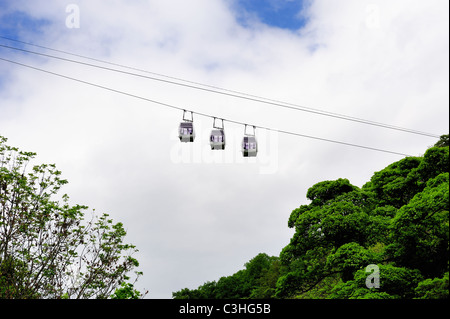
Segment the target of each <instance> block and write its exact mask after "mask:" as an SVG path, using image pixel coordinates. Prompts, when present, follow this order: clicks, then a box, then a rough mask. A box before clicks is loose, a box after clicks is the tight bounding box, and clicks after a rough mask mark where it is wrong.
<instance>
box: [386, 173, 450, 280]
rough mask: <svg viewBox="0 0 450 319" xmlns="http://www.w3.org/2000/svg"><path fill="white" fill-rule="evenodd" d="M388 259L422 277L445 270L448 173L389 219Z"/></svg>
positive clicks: (434, 275) (434, 180)
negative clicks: (389, 240) (421, 274)
mask: <svg viewBox="0 0 450 319" xmlns="http://www.w3.org/2000/svg"><path fill="white" fill-rule="evenodd" d="M386 254H387V256H388V258H389V259H390V260H392V261H395V262H396V263H397V264H398V265H402V266H404V267H409V268H415V269H419V270H420V271H421V272H422V273H423V274H424V275H425V276H426V277H436V276H439V275H441V274H442V273H443V272H444V271H445V270H446V269H447V270H448V256H449V173H442V174H440V175H438V176H437V177H435V178H433V179H430V180H429V181H428V182H427V187H426V188H425V190H424V191H423V192H421V193H418V194H417V195H416V196H415V197H414V198H413V199H412V200H411V201H410V203H409V204H408V205H405V206H403V207H402V208H401V209H400V210H399V211H398V213H397V214H396V216H395V217H394V218H393V220H392V224H391V244H390V245H389V246H388V247H387V248H386Z"/></svg>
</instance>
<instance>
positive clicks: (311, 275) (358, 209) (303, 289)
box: [173, 135, 449, 299]
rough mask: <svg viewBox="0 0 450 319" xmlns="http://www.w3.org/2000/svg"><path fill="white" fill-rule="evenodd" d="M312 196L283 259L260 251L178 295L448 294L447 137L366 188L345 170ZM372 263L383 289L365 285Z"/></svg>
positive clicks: (293, 221)
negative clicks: (229, 272)
mask: <svg viewBox="0 0 450 319" xmlns="http://www.w3.org/2000/svg"><path fill="white" fill-rule="evenodd" d="M306 197H307V198H308V199H309V200H310V203H309V204H308V205H301V206H300V207H298V208H295V209H294V210H293V211H292V213H291V215H290V217H289V220H288V226H289V227H290V228H293V229H294V230H295V233H294V235H293V236H292V238H291V240H290V243H289V244H288V245H287V246H286V247H284V248H283V249H282V251H281V253H280V256H279V258H277V257H268V256H267V255H265V254H260V255H258V256H256V257H255V258H253V259H252V260H251V261H250V262H249V264H246V269H244V270H241V271H239V272H237V273H235V274H234V275H232V276H229V277H222V278H221V279H220V280H219V281H218V282H212V283H207V284H205V285H204V286H200V287H199V288H198V289H196V290H189V289H187V288H186V289H184V290H182V291H179V292H175V293H174V294H173V296H174V297H175V298H181V297H182V298H336V299H343V298H344V299H399V298H448V271H449V269H448V268H449V147H448V135H443V136H442V137H441V139H440V140H439V142H437V143H436V144H435V146H433V147H431V148H429V149H428V150H426V152H425V154H424V155H423V156H421V157H406V158H404V159H401V160H399V161H397V162H394V163H392V164H390V165H388V166H387V167H386V168H384V169H383V170H380V171H378V172H375V173H374V174H373V176H372V178H371V179H370V181H369V182H367V183H366V184H365V185H363V187H362V188H359V187H357V186H354V185H352V184H351V183H350V182H349V181H348V180H347V179H342V178H340V179H337V180H334V181H323V182H320V183H317V184H315V185H313V186H312V187H311V188H309V190H308V192H307V194H306ZM368 265H375V267H377V269H378V271H379V281H380V285H379V287H378V288H377V287H372V286H369V287H368V286H367V285H366V279H367V278H368V275H369V273H368V272H366V267H367V266H368ZM256 266H257V267H256ZM258 273H259V274H258ZM250 274H251V275H250ZM206 290H208V291H209V292H210V293H205V291H206Z"/></svg>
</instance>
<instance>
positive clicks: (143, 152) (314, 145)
mask: <svg viewBox="0 0 450 319" xmlns="http://www.w3.org/2000/svg"><path fill="white" fill-rule="evenodd" d="M448 7H449V3H448V1H442V0H432V1H422V0H414V1H412V0H404V1H403V0H395V1H378V0H370V1H364V0H354V1H351V0H340V1H334V0H317V1H306V0H305V1H297V0H290V1H288V0H260V1H259V0H258V1H256V0H191V1H185V0H167V1H161V0H147V1H144V0H133V1H124V0H115V1H106V0H105V1H101V0H95V1H92V0H79V1H77V0H71V1H56V0H52V1H49V0H45V1H44V0H36V1H25V0H15V1H7V0H0V37H1V38H0V45H3V46H12V47H16V48H22V49H26V50H31V51H35V52H41V53H45V54H50V55H55V56H60V57H64V58H68V59H75V60H79V61H83V62H86V63H90V64H96V65H101V66H105V67H109V68H115V69H120V70H123V71H127V72H133V73H137V74H140V75H144V76H147V77H149V76H151V77H155V78H160V79H164V80H169V79H170V80H171V81H175V82H178V83H183V84H189V85H191V86H196V87H201V88H208V89H212V88H211V86H214V87H216V88H221V89H227V90H232V91H237V92H242V93H245V94H250V95H252V96H258V97H261V98H262V97H264V98H268V99H272V100H277V101H282V102H283V103H291V104H294V105H296V107H300V106H302V107H308V108H312V109H317V110H322V111H325V112H330V113H336V114H343V115H346V116H351V117H354V118H359V119H365V120H369V121H374V122H380V123H385V124H389V125H394V126H397V127H402V128H408V129H413V130H417V131H421V132H427V133H432V134H436V135H441V134H446V133H448V128H449V122H448V117H449V114H448V113H449V91H448V87H449V40H448V39H449V34H448V33H449V14H448V12H449V8H448ZM5 38H9V39H15V40H20V41H24V42H27V43H33V44H35V45H38V46H40V47H38V46H30V45H26V44H24V43H19V42H15V41H11V40H7V39H5ZM43 47H47V48H52V49H55V50H60V51H52V50H47V49H44V48H43ZM61 51H65V52H69V53H73V54H77V55H82V56H86V57H90V58H94V59H97V61H95V60H87V59H84V58H81V57H75V56H73V55H67V54H65V53H63V52H61ZM0 58H3V59H8V60H11V61H16V62H20V63H23V64H27V65H30V66H33V67H37V68H40V69H43V70H46V71H50V72H54V73H58V74H62V75H65V76H69V77H72V78H76V79H79V80H83V81H87V82H90V83H94V84H97V85H101V86H104V87H108V88H111V89H114V90H118V91H121V92H125V93H127V94H131V95H134V96H139V97H142V98H144V99H147V100H144V99H139V98H135V97H132V96H130V95H123V94H119V93H116V92H112V91H108V90H104V89H101V88H99V87H93V86H90V85H86V84H83V83H80V82H75V81H71V80H68V79H64V78H61V77H57V76H55V75H51V74H48V73H43V72H40V71H37V70H33V69H29V68H25V67H23V66H20V65H17V64H13V63H11V62H6V61H4V60H0V135H3V136H5V137H7V138H8V144H9V145H13V146H17V147H19V148H20V149H22V150H26V151H34V152H37V153H38V157H37V162H39V163H56V164H57V167H58V168H59V169H60V170H61V171H62V172H63V176H64V177H65V178H67V179H68V180H69V184H68V185H67V186H66V187H65V188H64V189H63V192H65V193H67V194H69V196H70V198H71V202H72V203H73V204H75V203H79V204H85V205H88V206H89V207H90V208H95V209H96V211H98V212H107V213H109V214H110V215H111V216H112V217H113V218H114V220H115V221H122V222H123V223H124V224H125V227H126V229H127V231H128V236H127V240H128V241H129V242H132V243H134V244H136V245H137V247H138V248H139V250H140V251H139V253H138V255H136V258H137V259H138V260H139V261H140V263H141V267H140V270H142V271H143V272H144V276H143V277H142V278H141V279H140V281H139V282H138V284H137V288H138V289H140V290H144V288H145V289H149V291H150V292H149V294H148V295H147V297H148V298H171V294H172V292H173V291H177V290H180V289H182V288H185V287H189V288H196V287H197V286H199V285H201V284H203V283H204V282H206V281H212V280H218V279H219V278H220V277H221V276H226V275H231V274H233V273H234V272H236V271H238V270H239V269H242V268H243V265H244V263H245V262H247V261H249V260H250V259H251V258H253V257H254V256H256V255H257V254H258V253H261V252H265V253H267V254H269V255H278V254H279V252H280V251H281V249H282V248H283V247H284V246H285V245H286V244H287V243H288V242H289V239H290V237H291V236H292V230H290V229H289V228H288V227H287V220H288V218H289V215H290V212H291V211H292V210H293V209H294V208H296V207H298V206H299V205H301V204H306V203H308V200H307V199H306V196H305V195H306V192H307V190H308V188H309V187H311V186H312V185H314V184H315V183H317V182H320V181H323V180H333V179H337V178H348V179H349V180H350V182H351V183H353V184H354V185H357V186H359V187H361V186H362V185H363V184H364V183H365V182H367V181H368V180H369V179H370V177H371V176H372V174H373V172H375V171H378V170H381V169H383V168H384V167H385V166H387V165H388V164H390V163H392V162H394V161H397V160H399V159H401V158H402V157H403V156H402V155H395V154H391V153H386V152H380V151H374V150H368V149H364V148H358V147H351V146H347V145H342V144H338V143H331V142H326V141H323V140H318V139H314V138H308V137H301V136H294V135H288V134H284V133H277V132H276V131H267V130H264V129H258V128H257V130H256V136H257V139H258V143H259V153H258V156H257V157H256V158H251V159H249V158H245V159H244V158H243V157H242V155H241V152H240V142H241V140H242V136H243V134H244V127H243V126H242V125H239V124H235V123H232V122H227V121H225V123H224V124H225V130H226V136H227V146H226V149H225V150H224V151H211V150H210V148H209V144H208V139H209V134H210V131H211V128H212V119H211V118H208V117H203V116H200V115H198V114H195V113H194V125H195V129H196V133H197V136H196V140H195V142H194V143H183V144H182V143H180V141H179V140H178V138H177V127H178V124H179V122H180V121H181V120H182V116H183V114H182V112H181V111H180V110H177V109H173V108H170V107H165V106H163V105H161V104H157V103H152V102H150V101H148V100H153V101H157V102H160V103H165V104H169V105H172V106H176V107H179V108H185V109H188V110H192V111H194V112H200V113H205V114H209V115H212V116H216V117H219V118H225V119H229V120H233V121H237V122H242V123H248V124H252V125H257V126H262V127H269V128H273V129H279V130H284V131H289V132H294V133H298V134H301V135H307V136H310V137H315V138H322V139H327V140H334V141H339V142H345V143H350V144H357V145H362V146H367V147H371V148H377V149H382V150H388V151H393V152H397V153H402V154H408V155H413V156H416V155H421V154H423V153H424V151H425V150H426V148H427V147H428V146H431V145H433V144H434V143H435V142H436V141H437V138H433V137H429V136H423V135H418V134H411V133H407V132H403V131H398V130H392V129H386V128H381V127H378V126H373V125H366V124H362V123H358V122H353V121H347V120H340V119H337V118H336V117H330V116H323V115H318V114H315V113H311V112H304V111H298V110H293V109H288V108H282V107H279V106H275V105H271V104H267V103H261V102H256V101H252V100H248V99H242V98H236V97H233V96H229V95H224V94H218V93H214V92H210V91H206V90H198V89H193V88H190V87H186V86H180V85H173V84H170V83H167V82H161V81H154V80H151V79H148V78H145V77H136V76H131V75H127V74H124V73H117V72H111V71H108V70H104V69H99V68H93V67H90V66H86V65H80V64H75V63H70V62H67V61H63V60H56V59H52V58H48V57H43V56H37V55H35V54H30V53H24V52H20V51H17V50H12V49H8V48H5V47H0ZM98 60H102V61H107V62H110V63H115V64H120V65H124V66H128V67H132V68H135V69H134V70H130V69H125V68H123V67H119V66H117V65H111V64H105V63H102V62H100V61H98ZM136 69H139V70H141V71H138V70H136ZM144 71H145V72H147V73H145V72H144ZM148 72H152V73H148ZM155 74H159V75H155ZM168 77H172V78H168ZM173 78H177V79H183V80H186V81H191V82H180V80H175V79H173ZM199 83H201V84H206V85H209V86H208V87H205V86H200V84H199ZM214 90H216V91H217V90H219V89H214ZM220 92H222V93H223V92H226V93H230V92H229V91H220ZM233 94H234V95H240V94H237V93H233ZM247 97H248V96H247ZM258 99H259V98H258Z"/></svg>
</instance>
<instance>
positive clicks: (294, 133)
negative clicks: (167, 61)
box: [0, 57, 412, 156]
mask: <svg viewBox="0 0 450 319" xmlns="http://www.w3.org/2000/svg"><path fill="white" fill-rule="evenodd" d="M0 60H1V61H5V62H8V63H12V64H15V65H19V66H22V67H25V68H29V69H33V70H36V71H40V72H43V73H47V74H50V75H53V76H57V77H60V78H64V79H68V80H71V81H75V82H79V83H83V84H86V85H89V86H92V87H96V88H100V89H103V90H107V91H110V92H114V93H118V94H122V95H125V96H129V97H133V98H136V99H140V100H143V101H147V102H151V103H154V104H158V105H161V106H164V107H168V108H172V109H176V110H180V111H189V112H192V113H195V114H197V115H200V116H203V117H208V118H212V119H214V118H217V119H222V120H223V121H226V122H229V123H234V124H239V125H250V126H253V127H255V128H259V129H263V130H267V131H273V132H278V133H283V134H287V135H292V136H299V137H304V138H309V139H315V140H320V141H324V142H330V143H336V144H341V145H347V146H351V147H357V148H362V149H367V150H372V151H377V152H384V153H390V154H395V155H400V156H412V155H408V154H405V153H401V152H396V151H390V150H385V149H380V148H375V147H370V146H365V145H358V144H353V143H347V142H342V141H336V140H331V139H326V138H321V137H317V136H311V135H305V134H300V133H296V132H291V131H286V130H280V129H274V128H270V127H266V126H261V125H255V124H249V123H244V122H240V121H235V120H231V119H225V118H221V117H219V116H215V115H211V114H207V113H203V112H197V111H194V110H188V109H186V108H185V107H179V106H175V105H171V104H168V103H163V102H160V101H156V100H153V99H149V98H146V97H143V96H139V95H136V94H132V93H128V92H125V91H122V90H118V89H114V88H110V87H107V86H104V85H100V84H96V83H92V82H89V81H85V80H81V79H77V78H74V77H70V76H67V75H63V74H60V73H56V72H53V71H48V70H45V69H42V68H38V67H35V66H31V65H28V64H24V63H21V62H17V61H13V60H9V59H5V58H2V57H0Z"/></svg>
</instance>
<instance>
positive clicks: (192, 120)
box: [183, 110, 194, 122]
mask: <svg viewBox="0 0 450 319" xmlns="http://www.w3.org/2000/svg"><path fill="white" fill-rule="evenodd" d="M186 113H191V119H188V118H186ZM183 121H185V122H194V112H192V111H186V110H183Z"/></svg>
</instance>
